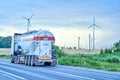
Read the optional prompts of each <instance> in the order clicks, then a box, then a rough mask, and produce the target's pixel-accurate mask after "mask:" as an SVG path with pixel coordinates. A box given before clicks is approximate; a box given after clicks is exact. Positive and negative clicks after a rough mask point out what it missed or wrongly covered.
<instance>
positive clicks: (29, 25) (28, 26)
mask: <svg viewBox="0 0 120 80" xmlns="http://www.w3.org/2000/svg"><path fill="white" fill-rule="evenodd" d="M33 16H34V14H32V15H31V16H30V17H29V18H27V17H22V18H23V19H26V20H27V21H28V22H27V32H29V28H30V27H31V24H30V20H31V18H32V17H33Z"/></svg>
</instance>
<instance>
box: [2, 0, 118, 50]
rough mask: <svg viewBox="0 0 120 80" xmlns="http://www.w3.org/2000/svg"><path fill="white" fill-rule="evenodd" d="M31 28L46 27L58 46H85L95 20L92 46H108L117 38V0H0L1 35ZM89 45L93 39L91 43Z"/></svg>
mask: <svg viewBox="0 0 120 80" xmlns="http://www.w3.org/2000/svg"><path fill="white" fill-rule="evenodd" d="M32 14H34V16H33V17H32V18H31V27H30V30H38V29H43V30H49V31H51V32H52V33H53V34H54V36H55V38H56V42H55V45H58V46H60V47H77V46H78V37H80V47H81V48H88V44H89V38H88V37H89V36H88V35H89V34H90V35H91V39H92V28H88V27H89V26H90V25H92V24H93V18H95V22H96V24H97V25H99V26H100V27H101V28H97V27H96V30H95V48H99V49H100V48H108V47H112V46H113V44H114V43H115V42H117V41H119V40H120V35H119V33H120V0H1V1H0V36H12V35H13V34H14V33H24V32H26V30H27V29H26V26H27V20H25V19H23V18H22V17H27V18H28V17H30V16H31V15H32ZM91 46H92V43H91Z"/></svg>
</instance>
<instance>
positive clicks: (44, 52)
mask: <svg viewBox="0 0 120 80" xmlns="http://www.w3.org/2000/svg"><path fill="white" fill-rule="evenodd" d="M54 43H55V37H54V35H53V34H52V33H51V32H50V31H48V30H34V31H30V32H26V33H22V34H19V33H15V34H14V35H13V37H12V42H11V53H10V55H11V57H10V61H11V63H17V64H19V63H23V64H25V65H28V66H35V65H50V66H55V65H56V64H57V56H56V50H53V49H52V47H53V45H54Z"/></svg>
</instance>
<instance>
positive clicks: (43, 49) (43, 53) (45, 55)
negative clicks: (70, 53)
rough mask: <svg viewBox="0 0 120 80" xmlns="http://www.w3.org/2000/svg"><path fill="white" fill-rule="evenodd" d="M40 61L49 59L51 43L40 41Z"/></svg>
mask: <svg viewBox="0 0 120 80" xmlns="http://www.w3.org/2000/svg"><path fill="white" fill-rule="evenodd" d="M39 44H40V48H39V49H40V59H44V60H49V59H51V41H40V43H39Z"/></svg>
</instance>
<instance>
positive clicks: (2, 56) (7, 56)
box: [0, 55, 10, 59]
mask: <svg viewBox="0 0 120 80" xmlns="http://www.w3.org/2000/svg"><path fill="white" fill-rule="evenodd" d="M0 58H4V59H9V58H10V55H0Z"/></svg>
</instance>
